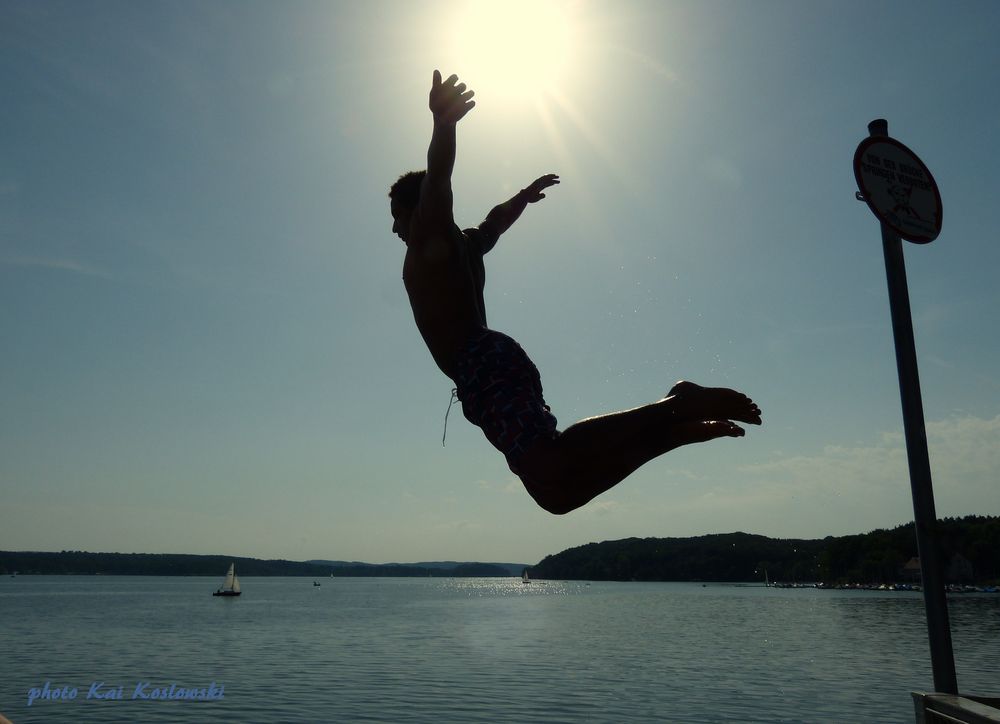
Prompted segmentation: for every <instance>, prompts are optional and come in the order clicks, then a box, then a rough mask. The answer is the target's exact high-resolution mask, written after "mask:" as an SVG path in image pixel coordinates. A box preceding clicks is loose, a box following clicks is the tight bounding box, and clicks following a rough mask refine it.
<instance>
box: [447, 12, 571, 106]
mask: <svg viewBox="0 0 1000 724" xmlns="http://www.w3.org/2000/svg"><path fill="white" fill-rule="evenodd" d="M452 38H453V39H454V52H455V58H456V62H457V64H458V67H459V68H460V69H461V70H460V75H461V77H462V79H463V80H465V81H467V82H468V83H469V86H470V87H471V88H473V89H475V91H476V93H477V94H478V95H480V96H482V97H483V98H484V99H486V98H490V99H492V100H495V101H502V102H504V103H508V104H509V103H511V102H521V103H526V104H531V103H534V102H536V101H538V100H540V99H541V98H543V97H545V96H547V95H549V94H550V93H552V92H554V91H556V90H557V89H558V88H559V87H560V86H561V85H562V84H564V83H566V82H567V81H568V80H569V75H570V72H569V71H570V69H571V68H572V66H573V62H574V54H575V47H574V28H573V22H572V17H571V16H570V14H569V7H568V6H567V3H565V2H559V1H558V0H533V1H532V0H472V1H471V2H468V3H467V4H466V5H465V6H464V7H463V8H462V10H461V11H460V12H459V13H458V16H457V19H456V23H455V27H454V30H453V33H452Z"/></svg>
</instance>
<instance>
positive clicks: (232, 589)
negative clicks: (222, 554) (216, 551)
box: [212, 563, 240, 596]
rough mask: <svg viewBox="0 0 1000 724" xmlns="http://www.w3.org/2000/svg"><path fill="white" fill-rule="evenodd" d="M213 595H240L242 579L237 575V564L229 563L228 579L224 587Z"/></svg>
mask: <svg viewBox="0 0 1000 724" xmlns="http://www.w3.org/2000/svg"><path fill="white" fill-rule="evenodd" d="M212 595H213V596H239V595H240V579H239V578H237V577H236V564H235V563H230V564H229V571H228V572H227V573H226V580H225V581H224V582H223V584H222V588H220V589H219V590H218V591H216V592H215V593H213V594H212Z"/></svg>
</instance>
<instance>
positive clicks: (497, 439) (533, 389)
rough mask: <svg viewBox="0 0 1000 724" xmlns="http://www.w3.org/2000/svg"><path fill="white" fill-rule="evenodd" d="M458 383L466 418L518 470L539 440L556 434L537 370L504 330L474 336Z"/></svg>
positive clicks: (468, 345)
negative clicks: (524, 456)
mask: <svg viewBox="0 0 1000 724" xmlns="http://www.w3.org/2000/svg"><path fill="white" fill-rule="evenodd" d="M455 384H456V385H457V394H458V399H459V400H461V401H462V412H463V413H464V414H465V419H467V420H468V421H469V422H471V423H472V424H473V425H476V426H478V427H479V428H480V429H482V431H483V433H484V434H485V435H486V439H487V440H489V441H490V443H491V444H492V445H493V447H495V448H496V449H497V450H499V451H500V452H502V453H503V455H504V457H505V458H507V465H508V466H509V467H510V470H511V472H513V473H514V474H515V475H519V474H520V472H519V469H518V468H519V465H518V463H519V461H520V459H521V456H522V455H523V454H524V453H525V452H527V450H528V449H529V448H531V446H532V445H533V444H534V443H535V442H536V441H538V440H539V439H542V438H546V439H550V440H551V439H553V438H555V437H556V435H557V434H558V433H557V432H556V418H555V417H554V416H553V415H552V413H551V412H550V411H549V406H548V405H546V404H545V398H544V397H543V396H542V381H541V378H540V376H539V374H538V369H537V368H536V367H535V365H534V363H533V362H532V361H531V360H530V359H529V358H528V355H527V354H526V353H525V351H524V350H523V349H521V345H519V344H518V343H517V342H515V341H514V340H513V339H511V338H510V337H508V336H507V335H506V334H502V333H500V332H495V331H493V330H491V329H484V330H483V331H482V332H481V333H477V334H476V335H475V336H473V337H472V338H471V339H470V340H469V342H468V343H467V344H466V346H465V349H464V351H463V353H462V356H461V358H460V359H459V361H458V369H457V374H456V379H455Z"/></svg>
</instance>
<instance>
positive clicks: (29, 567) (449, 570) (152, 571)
mask: <svg viewBox="0 0 1000 724" xmlns="http://www.w3.org/2000/svg"><path fill="white" fill-rule="evenodd" d="M231 563H235V564H236V570H237V572H238V573H239V575H240V576H243V577H254V576H288V577H303V578H329V577H331V576H333V577H334V578H340V577H344V578H347V577H351V578H358V577H394V578H401V577H406V578H444V577H449V578H456V577H458V578H468V577H476V578H490V577H496V578H509V577H511V576H520V575H521V572H522V571H523V570H524V569H525V568H527V567H528V566H527V565H526V564H520V563H478V562H463V563H458V562H445V563H438V562H428V563H420V564H407V563H385V564H376V563H354V562H352V563H341V562H338V561H287V560H282V559H276V560H263V559H258V558H243V557H239V556H222V555H190V554H172V553H91V552H88V551H60V552H58V553H56V552H44V551H0V576H15V575H16V576H28V575H50V576H51V575H73V576H101V575H103V576H204V577H219V576H223V575H225V572H226V569H227V568H228V567H229V565H230V564H231Z"/></svg>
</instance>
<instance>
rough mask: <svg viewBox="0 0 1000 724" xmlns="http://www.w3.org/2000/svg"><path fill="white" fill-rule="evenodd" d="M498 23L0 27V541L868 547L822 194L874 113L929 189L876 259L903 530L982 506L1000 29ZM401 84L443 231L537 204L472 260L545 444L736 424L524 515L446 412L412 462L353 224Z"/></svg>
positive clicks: (989, 6) (388, 310)
mask: <svg viewBox="0 0 1000 724" xmlns="http://www.w3.org/2000/svg"><path fill="white" fill-rule="evenodd" d="M538 7H539V10H538V11H537V12H534V13H530V14H525V13H524V12H523V7H521V6H517V5H513V6H510V7H509V12H506V13H504V14H496V13H493V14H492V15H491V13H490V11H489V10H487V9H483V8H482V7H481V6H480V5H475V6H469V5H467V4H463V3H461V2H457V1H452V2H412V3H402V2H385V1H373V2H365V3H359V2H347V1H343V2H296V3H276V2H245V1H243V0H240V1H238V2H237V1H236V0H219V1H217V2H212V3H204V2H194V1H192V0H182V1H180V2H177V1H171V2H165V1H161V0H150V1H149V2H142V3H134V2H131V1H129V0H123V1H120V2H118V1H113V0H109V1H106V2H100V3H97V2H76V1H75V0H67V1H66V2H50V1H47V0H39V1H38V2H28V1H12V0H0V88H2V91H0V138H2V139H3V140H2V142H0V333H2V339H3V346H2V352H0V549H7V550H9V549H16V550H61V549H83V550H103V551H122V552H132V551H135V552H174V553H225V554H233V555H248V556H256V557H266V558H271V557H282V558H290V559H296V560H303V559H308V558H336V559H349V560H366V561H371V562H388V561H420V560H431V559H460V560H489V561H515V562H528V563H533V562H536V561H538V560H539V559H541V558H542V557H543V556H545V555H547V554H549V553H555V552H558V551H560V550H563V549H564V548H567V547H570V546H575V545H581V544H584V543H587V542H590V541H599V540H606V539H614V538H623V537H628V536H639V537H644V536H689V535H701V534H706V533H722V532H731V531H736V530H741V531H747V532H752V533H761V534H764V535H769V536H795V537H805V538H818V537H823V536H826V535H839V534H847V533H859V532H865V531H868V530H872V529H874V528H879V527H890V526H894V525H898V524H900V523H904V522H906V521H907V520H910V519H912V505H911V502H910V493H909V482H908V476H907V470H906V465H905V452H904V446H903V440H902V418H901V413H900V406H899V391H898V386H897V377H896V368H895V357H894V351H893V344H892V333H891V328H890V320H889V309H888V294H887V291H886V282H885V267H884V263H883V258H882V249H881V241H880V236H879V227H878V222H877V221H876V219H875V218H874V216H873V215H872V214H871V212H870V211H869V210H868V208H867V207H866V206H865V205H864V204H862V203H859V202H858V201H856V200H855V198H854V192H855V190H856V184H855V180H854V176H853V172H852V168H851V161H852V157H853V154H854V149H855V148H856V146H857V145H858V143H859V142H860V141H861V140H862V139H864V138H865V137H866V136H867V135H868V134H867V124H868V122H869V121H870V120H872V119H874V118H878V117H884V118H887V119H888V120H889V131H890V134H891V135H893V136H894V137H896V138H898V139H899V140H900V141H902V142H903V143H905V144H906V145H907V146H909V147H910V148H912V149H913V150H914V151H915V152H916V153H917V154H918V155H919V156H920V157H921V159H922V160H923V161H924V163H925V164H927V166H928V167H929V168H930V169H931V171H932V172H933V174H934V176H935V177H936V179H937V181H938V184H939V186H940V188H941V193H942V196H943V199H944V208H945V213H944V229H943V231H942V233H941V236H940V237H939V238H938V240H937V241H935V242H933V243H932V244H929V245H924V246H917V245H913V244H906V245H905V247H906V248H905V254H906V263H907V272H908V276H909V285H910V294H911V303H912V307H913V317H914V326H915V331H916V340H917V352H918V356H919V361H920V373H921V382H922V389H923V400H924V409H925V415H926V419H927V429H928V438H929V445H930V456H931V465H932V468H933V473H934V482H935V493H936V499H937V510H938V513H939V515H941V516H950V515H965V514H970V513H980V514H986V513H989V514H997V513H1000V491H998V487H997V473H998V471H1000V343H998V335H997V323H996V318H997V315H998V312H1000V285H998V284H997V282H996V280H997V270H998V269H1000V244H998V243H997V227H996V208H997V197H998V192H1000V182H998V180H997V179H998V176H997V163H998V160H1000V136H998V134H997V133H996V130H997V129H996V123H997V118H998V117H1000V103H998V99H1000V95H998V93H997V88H998V87H1000V46H998V45H997V43H996V29H997V28H998V27H1000V3H997V2H995V1H994V0H981V1H979V2H973V1H968V2H962V3H948V2H917V3H914V2H909V1H906V2H904V1H903V0H894V1H892V2H882V3H874V4H872V3H869V2H867V1H866V0H831V1H820V0H815V1H812V2H778V1H765V2H753V3H748V2H735V1H732V2H730V1H724V0H717V1H715V2H701V1H697V2H695V1H691V2H665V1H659V0H656V1H651V2H622V3H598V2H559V3H552V4H545V5H539V6H538ZM510 17H514V18H518V17H520V18H522V19H523V20H522V22H523V24H524V27H523V28H522V29H521V30H518V31H517V32H513V31H511V30H510V29H509V28H506V27H505V26H504V23H505V22H506V19H507V18H510ZM552 22H554V23H555V28H554V29H553V28H550V29H549V30H548V31H545V30H544V28H542V30H541V31H539V30H538V29H537V28H535V27H534V25H535V24H536V23H552ZM539 37H542V38H551V40H546V41H539V40H538V38H539ZM483 38H486V40H483ZM489 38H494V40H490V39H489ZM434 68H440V69H441V70H442V71H443V72H444V73H445V75H447V74H449V73H453V72H454V73H458V74H459V75H460V77H461V78H462V79H463V80H465V81H466V82H467V83H468V84H469V86H470V87H471V88H473V89H475V91H476V94H477V95H476V101H477V105H476V108H475V109H474V110H473V111H472V112H471V113H470V114H469V115H468V116H467V117H466V118H465V120H463V121H462V122H461V124H460V127H459V129H458V143H459V150H458V162H457V166H456V170H455V175H454V188H455V213H456V219H457V221H458V222H459V224H462V225H466V226H470V225H474V224H477V223H478V222H479V221H480V220H481V219H482V218H483V216H484V215H485V214H486V213H487V212H488V211H489V209H490V208H491V207H492V206H493V205H494V204H496V203H499V202H501V201H503V200H505V199H506V198H508V197H509V196H510V195H512V194H513V193H514V192H516V191H517V190H518V189H520V188H522V187H523V186H525V185H527V184H528V183H529V182H530V181H531V180H532V179H534V178H535V177H537V176H539V175H542V174H544V173H548V172H555V173H559V174H560V175H561V176H562V184H561V185H560V186H558V187H556V188H553V189H551V190H550V191H549V194H548V198H547V199H546V200H544V201H542V202H541V203H539V204H536V205H533V206H531V207H529V209H528V210H527V211H526V212H525V214H524V216H523V217H522V218H521V220H520V221H519V222H518V223H517V224H516V225H515V227H514V228H512V229H511V231H510V232H509V233H508V234H507V235H506V236H505V237H504V238H503V239H502V240H501V242H500V244H499V246H498V247H497V248H496V249H495V250H494V251H493V252H492V253H491V254H490V255H489V256H488V257H487V273H488V281H487V305H488V311H489V319H490V322H491V325H492V326H494V327H495V328H497V329H500V330H502V331H505V332H507V333H509V334H511V335H512V336H514V337H515V338H517V339H518V340H519V341H520V342H521V343H522V345H523V346H524V347H525V349H526V350H527V351H528V352H529V354H530V355H531V356H532V358H533V359H534V361H535V362H536V364H537V365H538V367H539V368H540V370H541V372H542V379H543V382H544V384H545V392H546V398H547V401H548V402H549V404H550V405H551V406H552V409H553V411H554V413H555V414H556V415H557V417H558V418H559V420H560V424H561V426H567V425H569V424H571V423H572V422H574V421H576V420H578V419H580V418H582V417H586V416H589V415H594V414H598V413H602V412H610V411H612V410H616V409H622V408H624V407H632V406H636V405H639V404H642V403H645V402H649V401H652V400H654V399H657V398H658V397H661V396H662V395H663V394H664V393H665V392H666V390H667V389H669V387H670V386H671V385H672V384H673V383H674V382H675V381H676V380H678V379H682V378H686V379H691V380H694V381H696V382H699V383H701V384H707V385H725V386H730V387H736V388H738V389H740V390H743V391H745V392H746V393H747V394H749V395H750V396H752V397H753V398H754V399H755V400H756V401H757V402H758V403H759V404H760V406H761V408H762V409H763V412H764V421H765V424H764V426H763V427H761V428H751V429H749V431H748V434H747V436H746V437H745V438H743V439H739V440H720V441H716V442H713V443H709V444H706V445H703V446H692V447H689V448H685V449H682V450H678V451H675V452H673V453H670V454H669V455H667V456H665V457H663V458H660V459H658V460H656V461H654V462H652V463H650V464H649V465H647V466H646V467H645V468H643V469H642V470H640V471H639V472H638V473H636V474H635V475H634V476H632V477H631V478H630V479H628V480H627V481H626V482H624V483H623V484H622V485H620V486H618V487H617V488H615V489H613V490H611V491H609V492H608V493H605V494H604V495H602V496H600V497H599V498H597V499H596V500H595V501H593V502H592V503H591V504H589V505H588V506H586V507H585V508H583V509H581V510H579V511H576V512H574V513H572V514H570V515H568V516H564V517H554V516H551V515H549V514H547V513H545V512H543V511H542V510H541V509H540V508H537V507H536V506H535V504H534V503H533V502H532V500H531V499H530V498H529V497H528V495H527V494H526V493H525V492H524V490H523V488H522V487H521V485H520V483H519V482H518V481H516V479H515V478H514V477H513V475H512V474H511V473H510V472H509V471H508V470H507V468H506V465H505V464H504V461H503V458H502V457H501V456H500V454H499V453H497V452H496V451H494V450H493V448H492V447H490V445H489V444H488V443H487V442H486V440H485V438H484V437H483V436H482V434H481V432H480V431H479V430H478V429H476V428H474V427H472V426H471V425H469V424H468V423H467V422H466V421H465V420H464V418H463V417H462V414H461V410H460V408H458V407H457V406H456V407H455V408H454V409H453V410H452V412H451V416H450V419H449V425H448V440H447V446H446V447H442V446H441V434H442V426H443V422H444V415H445V410H446V408H447V404H448V399H449V393H450V389H451V384H450V381H449V380H447V379H446V378H445V377H444V376H443V375H442V374H441V373H440V372H439V371H438V370H437V368H436V367H435V366H434V364H433V363H432V361H431V358H430V355H429V354H428V353H427V351H426V349H425V348H424V347H423V345H422V342H421V339H420V337H419V335H418V333H417V331H416V329H415V327H414V324H413V319H412V316H411V313H410V310H409V307H408V304H407V300H406V295H405V292H404V290H403V287H402V283H401V281H400V273H401V266H402V260H403V251H404V248H403V246H402V245H401V244H400V242H399V240H398V239H396V238H395V237H394V236H393V235H392V234H391V232H390V227H391V223H392V221H391V219H390V217H389V213H388V203H387V199H386V193H387V190H388V186H389V184H390V183H391V182H392V181H393V180H394V179H395V178H396V177H397V176H398V175H399V174H400V173H401V172H402V171H404V170H409V169H412V168H420V167H422V166H423V164H424V159H425V154H426V149H427V142H428V140H429V137H430V130H431V119H430V114H429V112H428V110H427V105H426V103H427V90H428V89H429V87H430V79H431V72H432V70H433V69H434Z"/></svg>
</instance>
